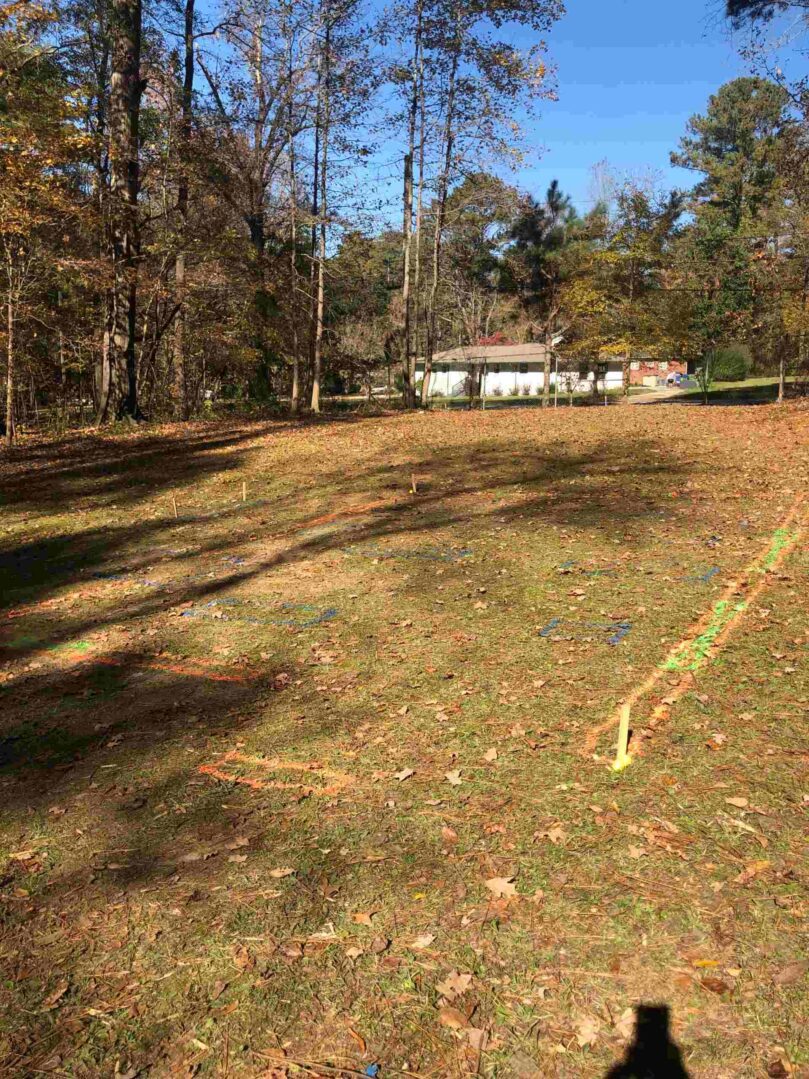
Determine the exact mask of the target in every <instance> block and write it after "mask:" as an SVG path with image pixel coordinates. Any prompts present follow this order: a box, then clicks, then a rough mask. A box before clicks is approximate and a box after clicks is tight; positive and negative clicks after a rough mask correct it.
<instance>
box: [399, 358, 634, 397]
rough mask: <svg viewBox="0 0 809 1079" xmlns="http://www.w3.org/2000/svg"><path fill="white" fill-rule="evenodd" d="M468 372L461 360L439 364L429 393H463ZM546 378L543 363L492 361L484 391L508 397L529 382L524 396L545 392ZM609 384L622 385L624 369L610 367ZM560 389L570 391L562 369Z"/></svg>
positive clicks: (584, 384) (420, 370) (587, 384)
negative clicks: (496, 362) (543, 387)
mask: <svg viewBox="0 0 809 1079" xmlns="http://www.w3.org/2000/svg"><path fill="white" fill-rule="evenodd" d="M468 374H469V368H468V367H466V366H462V365H461V364H458V363H455V364H442V363H438V364H436V366H435V368H434V369H433V372H432V375H431V377H430V394H431V395H433V396H440V397H463V396H464V395H465V392H466V391H465V383H466V379H467V376H468ZM423 377H424V364H422V363H419V364H417V366H416V378H417V379H421V378H423ZM544 381H545V375H544V371H543V365H542V364H539V363H527V364H506V363H502V364H494V363H492V364H489V365H488V366H487V368H486V376H485V393H486V396H487V397H491V396H493V395H494V394H495V391H499V392H498V393H497V396H504V397H506V396H512V395H515V394H516V395H519V396H523V391H524V388H525V387H526V386H528V387H529V389H530V393H529V394H526V395H525V396H534V397H536V396H538V395H539V394H541V393H542V386H543V383H544ZM554 381H555V376H554V373H553V371H551V386H553V384H554ZM592 383H593V375H592V374H591V375H590V376H589V378H588V379H583V380H580V381H578V382H577V384H576V385H575V386H574V389H575V390H578V391H585V390H590V389H591V388H592ZM599 384H600V385H603V384H604V380H602V379H599ZM606 384H607V386H608V387H609V388H610V389H615V388H617V387H620V386H621V384H622V375H621V371H620V370H615V371H608V372H607V377H606ZM559 392H560V393H567V392H568V385H567V379H566V378H565V376H564V374H563V373H560V376H559Z"/></svg>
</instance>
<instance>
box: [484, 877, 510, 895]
mask: <svg viewBox="0 0 809 1079" xmlns="http://www.w3.org/2000/svg"><path fill="white" fill-rule="evenodd" d="M486 887H487V888H488V889H489V891H490V892H491V893H492V895H493V896H494V897H495V899H510V898H511V897H512V896H515V895H516V894H517V885H516V884H515V883H514V877H492V878H491V879H490V880H487V881H486Z"/></svg>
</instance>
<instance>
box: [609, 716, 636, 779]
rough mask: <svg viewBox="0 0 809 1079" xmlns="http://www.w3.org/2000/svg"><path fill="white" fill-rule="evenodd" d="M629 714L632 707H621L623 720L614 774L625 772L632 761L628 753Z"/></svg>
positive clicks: (620, 726)
mask: <svg viewBox="0 0 809 1079" xmlns="http://www.w3.org/2000/svg"><path fill="white" fill-rule="evenodd" d="M629 712H630V705H628V704H624V705H622V706H621V719H620V721H619V723H618V752H617V753H616V754H615V760H614V761H613V762H612V770H613V771H614V772H623V770H624V768H627V767H628V766H629V764H630V763H631V761H632V757H631V755H630V754H629V753H628V752H627V750H628V748H629Z"/></svg>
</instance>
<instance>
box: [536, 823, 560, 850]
mask: <svg viewBox="0 0 809 1079" xmlns="http://www.w3.org/2000/svg"><path fill="white" fill-rule="evenodd" d="M534 839H549V840H550V841H551V843H553V845H554V846H555V847H559V846H561V845H562V844H563V843H564V842H565V840H566V839H567V832H566V831H565V830H564V828H563V827H562V825H561V824H552V825H551V826H550V828H544V829H543V830H542V831H540V832H534Z"/></svg>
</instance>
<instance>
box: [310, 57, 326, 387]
mask: <svg viewBox="0 0 809 1079" xmlns="http://www.w3.org/2000/svg"><path fill="white" fill-rule="evenodd" d="M322 104H323V51H322V50H321V52H320V53H319V55H318V58H317V92H316V104H315V131H314V153H313V167H312V237H311V247H310V259H309V304H308V306H309V370H308V371H307V378H306V381H307V390H308V392H309V394H310V395H311V393H312V392H313V389H314V386H313V384H312V379H313V377H314V370H315V337H316V336H317V289H316V285H317V249H318V248H317V219H318V209H319V206H318V202H319V197H320V135H321V123H322ZM319 403H320V387H319V386H318V404H319Z"/></svg>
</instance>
